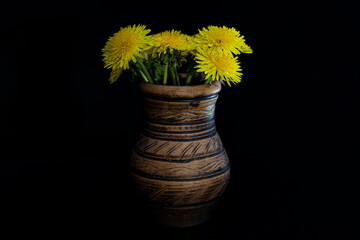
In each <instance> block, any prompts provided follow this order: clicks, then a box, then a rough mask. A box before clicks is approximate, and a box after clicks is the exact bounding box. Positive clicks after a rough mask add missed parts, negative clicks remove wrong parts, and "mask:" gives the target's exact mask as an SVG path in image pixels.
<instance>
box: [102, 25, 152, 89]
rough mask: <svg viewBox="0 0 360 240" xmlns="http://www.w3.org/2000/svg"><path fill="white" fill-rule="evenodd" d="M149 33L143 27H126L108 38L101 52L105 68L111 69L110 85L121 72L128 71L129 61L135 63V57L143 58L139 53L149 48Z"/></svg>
mask: <svg viewBox="0 0 360 240" xmlns="http://www.w3.org/2000/svg"><path fill="white" fill-rule="evenodd" d="M149 32H150V30H149V29H146V26H145V25H138V26H136V25H134V26H127V27H124V28H121V29H120V31H119V32H117V33H115V34H114V35H113V36H112V37H110V38H109V40H108V41H107V43H106V45H105V47H104V48H103V49H102V51H103V57H104V59H103V61H104V63H105V68H109V69H112V73H111V76H110V82H111V83H113V82H115V81H116V80H117V78H118V77H119V75H120V73H121V72H122V70H125V69H129V63H130V62H131V61H133V62H134V63H135V62H136V57H143V56H142V53H141V52H142V51H144V50H146V49H147V48H148V47H149V45H148V38H149V37H148V36H147V34H148V33H149Z"/></svg>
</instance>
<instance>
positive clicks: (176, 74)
mask: <svg viewBox="0 0 360 240" xmlns="http://www.w3.org/2000/svg"><path fill="white" fill-rule="evenodd" d="M174 73H175V78H176V85H177V86H180V78H179V74H178V71H177V68H176V66H175V67H174Z"/></svg>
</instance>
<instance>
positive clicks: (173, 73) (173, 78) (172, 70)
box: [169, 65, 176, 86]
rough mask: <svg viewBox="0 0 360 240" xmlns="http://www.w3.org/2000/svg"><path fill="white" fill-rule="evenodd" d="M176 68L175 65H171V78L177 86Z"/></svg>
mask: <svg viewBox="0 0 360 240" xmlns="http://www.w3.org/2000/svg"><path fill="white" fill-rule="evenodd" d="M174 69H175V68H174V67H173V66H171V65H170V66H169V73H170V79H171V81H172V84H173V85H174V86H176V76H175V70H174Z"/></svg>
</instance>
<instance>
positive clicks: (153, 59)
mask: <svg viewBox="0 0 360 240" xmlns="http://www.w3.org/2000/svg"><path fill="white" fill-rule="evenodd" d="M149 33H150V29H147V28H146V26H145V25H137V26H136V25H133V26H127V27H124V28H121V29H120V31H119V32H117V33H115V34H114V35H113V36H111V37H110V38H109V40H108V41H107V43H106V45H105V47H104V48H103V49H102V52H103V57H104V58H103V61H104V63H105V68H108V69H111V74H110V83H114V82H116V81H117V79H118V78H119V76H120V74H121V73H122V71H123V70H127V69H130V70H131V72H132V76H133V77H134V78H135V79H141V80H142V81H144V82H146V83H150V84H158V85H173V86H186V85H197V84H201V83H203V84H211V83H212V82H213V81H220V82H221V83H225V82H226V83H227V84H228V85H229V86H231V84H237V83H239V82H240V81H241V77H242V72H241V71H242V69H241V67H240V62H239V60H238V55H240V54H241V53H252V49H251V48H250V46H248V45H247V44H246V43H245V39H244V36H242V35H240V32H239V31H237V30H236V29H235V28H228V27H225V26H223V27H217V26H208V27H206V28H202V29H201V30H199V31H198V33H197V34H195V35H193V36H190V35H186V34H183V33H181V31H176V30H171V31H164V32H160V33H157V34H154V35H149ZM180 72H181V73H185V76H186V77H180V76H184V75H180V74H179V73H180ZM199 81H200V82H199Z"/></svg>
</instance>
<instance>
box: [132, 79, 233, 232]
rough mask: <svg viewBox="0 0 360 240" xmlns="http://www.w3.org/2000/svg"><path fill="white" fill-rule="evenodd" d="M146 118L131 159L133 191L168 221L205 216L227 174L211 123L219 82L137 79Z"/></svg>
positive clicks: (197, 220) (189, 221)
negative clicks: (163, 82) (164, 82)
mask: <svg viewBox="0 0 360 240" xmlns="http://www.w3.org/2000/svg"><path fill="white" fill-rule="evenodd" d="M139 86H140V90H141V92H142V94H143V98H144V110H145V121H144V125H143V129H142V133H141V135H140V137H139V138H138V141H137V143H136V146H135V147H134V150H133V153H132V156H131V160H130V168H129V172H130V176H131V178H132V181H133V183H134V185H135V191H136V193H137V194H138V195H139V196H140V197H141V198H142V199H143V200H144V201H145V202H146V203H147V205H148V206H149V207H150V208H151V212H152V213H153V216H154V220H156V221H157V222H158V223H160V224H162V225H166V226H173V227H189V226H195V225H198V224H201V223H203V222H205V221H206V220H207V219H208V218H209V216H210V215H211V211H212V209H213V207H214V205H215V203H216V202H217V200H218V199H219V197H220V196H221V195H222V193H223V192H224V190H225V188H226V186H227V183H228V181H229V177H230V165H229V160H228V156H227V153H226V151H225V149H224V146H223V144H222V142H221V139H220V137H219V135H218V132H217V130H216V126H215V105H216V101H217V99H218V93H219V92H220V90H221V84H220V83H219V82H217V81H216V82H214V83H212V84H211V85H209V84H203V85H195V86H164V85H153V84H146V83H141V84H140V85H139Z"/></svg>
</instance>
